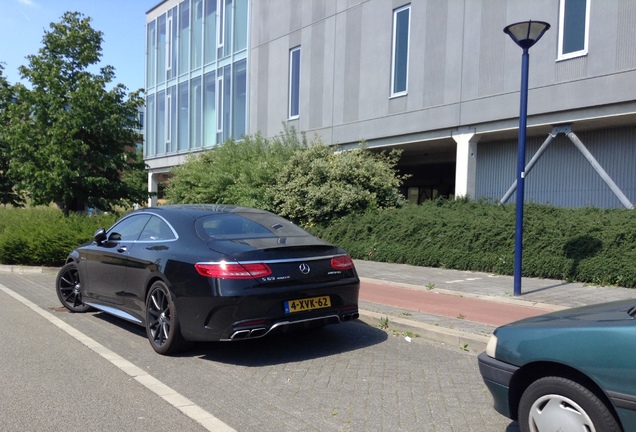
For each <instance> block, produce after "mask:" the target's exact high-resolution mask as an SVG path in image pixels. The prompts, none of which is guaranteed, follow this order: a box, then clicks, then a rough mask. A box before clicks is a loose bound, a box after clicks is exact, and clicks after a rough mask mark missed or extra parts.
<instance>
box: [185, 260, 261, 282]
mask: <svg viewBox="0 0 636 432" xmlns="http://www.w3.org/2000/svg"><path fill="white" fill-rule="evenodd" d="M194 267H195V268H196V269H197V271H198V272H199V274H200V275H202V276H206V277H212V278H219V279H255V278H259V277H265V276H269V275H270V274H272V270H271V269H270V268H269V266H268V265H267V264H263V263H250V264H239V263H226V262H220V263H197V264H195V265H194Z"/></svg>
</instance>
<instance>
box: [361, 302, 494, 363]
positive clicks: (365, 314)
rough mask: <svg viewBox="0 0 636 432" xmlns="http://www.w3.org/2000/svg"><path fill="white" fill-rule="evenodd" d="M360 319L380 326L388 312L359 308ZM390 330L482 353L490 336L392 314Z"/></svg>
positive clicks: (377, 326) (373, 325)
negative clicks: (410, 333) (381, 320)
mask: <svg viewBox="0 0 636 432" xmlns="http://www.w3.org/2000/svg"><path fill="white" fill-rule="evenodd" d="M359 313H360V321H362V322H364V323H365V324H367V325H370V326H371V327H376V328H379V325H378V324H379V320H380V319H382V318H386V317H387V315H386V314H380V313H377V312H371V311H368V310H364V309H359ZM388 324H389V331H391V330H396V331H401V332H404V331H410V332H413V333H416V334H418V335H419V336H420V337H421V338H422V339H424V340H427V341H430V342H437V343H442V344H445V345H449V346H456V347H457V348H458V349H461V350H463V351H470V352H473V353H480V352H483V351H485V350H486V345H488V340H490V337H489V336H482V335H477V334H473V333H469V332H464V331H461V330H454V329H449V328H445V327H440V326H436V325H431V324H426V323H422V322H419V321H414V320H409V319H405V318H400V317H395V316H391V317H389V323H388Z"/></svg>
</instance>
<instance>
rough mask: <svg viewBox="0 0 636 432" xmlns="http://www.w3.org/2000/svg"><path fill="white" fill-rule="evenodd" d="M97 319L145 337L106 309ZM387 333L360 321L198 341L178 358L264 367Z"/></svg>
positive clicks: (350, 347)
mask: <svg viewBox="0 0 636 432" xmlns="http://www.w3.org/2000/svg"><path fill="white" fill-rule="evenodd" d="M93 316H94V317H95V318H98V319H101V320H103V321H106V322H108V323H110V324H112V325H115V326H118V327H119V328H121V329H123V330H126V331H128V332H130V333H132V334H134V335H135V336H139V337H141V338H143V339H146V330H145V329H144V327H141V326H139V325H136V324H133V323H130V322H128V321H125V320H123V319H121V318H117V317H114V316H112V315H109V314H107V313H105V312H93ZM387 339H388V334H387V332H385V331H383V330H380V329H378V328H375V327H372V326H370V325H368V324H366V323H364V322H362V321H360V320H355V321H350V322H346V323H342V324H334V325H328V326H325V327H323V328H320V329H313V330H304V331H303V330H294V331H290V332H287V333H282V334H273V335H268V336H265V337H262V338H259V339H252V340H241V341H236V342H197V343H195V344H194V345H193V346H192V348H191V349H189V350H186V351H183V352H181V353H178V354H176V355H175V356H176V357H200V358H201V359H204V360H211V361H215V362H222V363H227V364H233V365H240V366H249V367H261V366H271V365H276V364H281V363H289V362H297V361H303V360H310V359H315V358H320V357H328V356H330V355H335V354H340V353H343V352H348V351H354V350H357V349H362V348H367V347H370V346H373V345H377V344H380V343H382V342H384V341H386V340H387Z"/></svg>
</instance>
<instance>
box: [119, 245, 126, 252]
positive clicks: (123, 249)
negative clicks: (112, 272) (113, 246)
mask: <svg viewBox="0 0 636 432" xmlns="http://www.w3.org/2000/svg"><path fill="white" fill-rule="evenodd" d="M127 249H128V248H127V247H126V246H122V247H120V248H119V249H117V252H126V250H127Z"/></svg>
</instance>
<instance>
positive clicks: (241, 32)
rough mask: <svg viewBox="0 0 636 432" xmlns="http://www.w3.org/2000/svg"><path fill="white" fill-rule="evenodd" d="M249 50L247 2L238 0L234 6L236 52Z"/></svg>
mask: <svg viewBox="0 0 636 432" xmlns="http://www.w3.org/2000/svg"><path fill="white" fill-rule="evenodd" d="M245 48H247V0H237V1H236V2H235V6H234V51H241V50H244V49H245Z"/></svg>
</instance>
